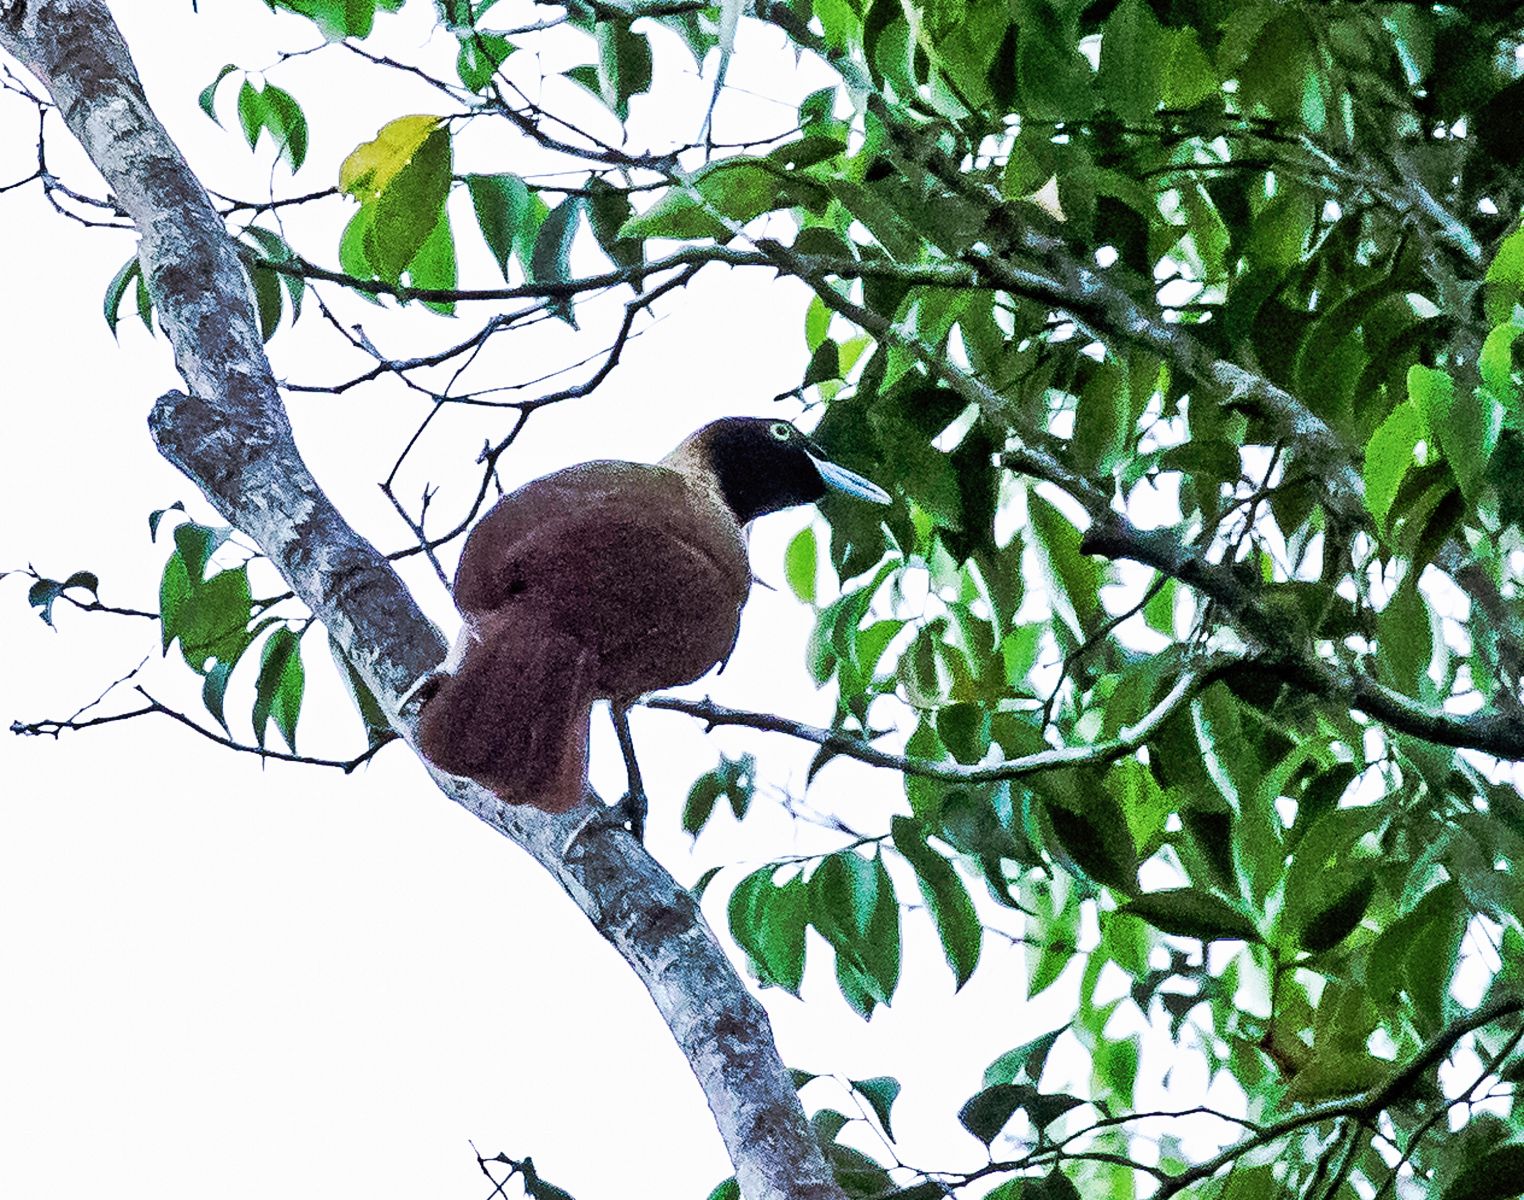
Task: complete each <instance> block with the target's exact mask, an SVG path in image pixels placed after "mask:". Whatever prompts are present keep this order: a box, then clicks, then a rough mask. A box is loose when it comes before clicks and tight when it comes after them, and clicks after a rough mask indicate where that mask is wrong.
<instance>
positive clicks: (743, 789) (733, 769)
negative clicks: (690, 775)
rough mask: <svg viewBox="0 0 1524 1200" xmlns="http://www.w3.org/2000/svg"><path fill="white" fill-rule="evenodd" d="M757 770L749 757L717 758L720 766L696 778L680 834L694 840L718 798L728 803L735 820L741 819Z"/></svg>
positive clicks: (754, 760)
mask: <svg viewBox="0 0 1524 1200" xmlns="http://www.w3.org/2000/svg"><path fill="white" fill-rule="evenodd" d="M756 767H757V761H756V759H755V758H754V757H753V756H752V755H750V754H743V755H741V756H740V757H739V758H731V757H729V756H728V755H724V754H722V755H720V763H719V766H717V767H715V769H714V770H712V771H710V772H708V773H707V774H704V775H700V776H699V777H698V778H697V779H695V780H694V781H693V786H692V788H690V789H689V791H688V801H687V803H686V804H685V805H684V806H683V831H684V832H685V833H687V834H689V835H691V836H693V837H697V836H698V833H699V830H701V829H702V828H703V827H704V825H705V824H706V823H707V822H708V820H709V818H710V816H711V815H712V814H713V812H714V806H715V804H716V803H717V802H718V801H719V800H721V799H725V800H728V801H729V803H730V811H731V812H732V813H734V814H735V818H736V820H738V821H739V820H740V819H741V818H742V817H744V816H745V815H746V810H747V808H748V807H749V806H750V804H751V798H752V792H753V791H754V790H755V788H756Z"/></svg>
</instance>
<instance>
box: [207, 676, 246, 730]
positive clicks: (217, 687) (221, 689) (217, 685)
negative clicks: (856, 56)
mask: <svg viewBox="0 0 1524 1200" xmlns="http://www.w3.org/2000/svg"><path fill="white" fill-rule="evenodd" d="M236 665H237V664H236V662H222V661H220V660H219V661H218V662H217V663H216V664H215V665H214V666H213V667H212V669H211V670H210V671H208V672H207V673H206V679H205V680H203V681H202V684H201V703H202V704H204V705H206V711H207V712H209V713H211V714H212V716H213V717H214V718H215V719H216V721H217V724H219V725H221V726H222V731H223V732H224V733H226V734H228V735H229V736H231V735H232V732H233V731H232V730H231V729H229V728H228V721H227V717H226V716H224V715H223V701H224V699H225V698H226V696H227V690H228V677H229V676H230V675H232V673H233V667H234V666H236Z"/></svg>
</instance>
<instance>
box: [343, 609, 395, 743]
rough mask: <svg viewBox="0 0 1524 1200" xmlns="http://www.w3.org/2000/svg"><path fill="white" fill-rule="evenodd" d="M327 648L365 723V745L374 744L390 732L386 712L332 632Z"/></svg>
mask: <svg viewBox="0 0 1524 1200" xmlns="http://www.w3.org/2000/svg"><path fill="white" fill-rule="evenodd" d="M328 649H329V651H330V652H331V653H332V654H333V661H334V665H335V666H337V667H338V668H339V675H340V676H341V677H342V678H343V680H344V685H345V687H347V688H348V690H349V698H350V699H351V700H352V701H354V706H355V710H356V711H357V712H358V713H359V714H360V720H361V721H362V722H363V723H364V725H365V742H366V745H368V746H374V745H376V744H378V743H379V742H380V741H381V740H382V739H383V738H385V737H388V736H390V734H391V725H390V723H389V722H388V721H387V719H386V712H385V711H384V710H383V709H382V707H381V702H380V701H379V700H377V699H376V694H375V693H374V692H373V691H371V690H370V685H369V684H367V683H366V682H365V679H364V677H363V676H361V674H360V672H359V671H358V670H356V669H355V665H354V663H352V662H350V660H349V655H347V654H345V653H344V648H343V647H342V646H340V645H339V642H338V639H337V638H335V637H334V636H333V635H332V634H330V635H329V637H328Z"/></svg>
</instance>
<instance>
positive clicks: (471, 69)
mask: <svg viewBox="0 0 1524 1200" xmlns="http://www.w3.org/2000/svg"><path fill="white" fill-rule="evenodd" d="M517 49H518V47H517V46H515V45H514V44H513V43H512V42H510V41H509V40H508V39H507V38H505V37H504V36H503V35H502V34H500V33H479V32H477V31H475V30H471V31H470V32H465V33H462V34H461V38H460V52H459V53H458V54H457V55H456V56H455V73H456V74H457V75H458V76H460V82H461V84H462V85H464V86H465V87H466V88H468V89H470V90H471V91H473V92H484V91H487V90H488V89H489V88H490V87H491V84H492V79H493V76H495V75H496V74H497V69H498V68H499V67H501V66H502V65H503V63H504V62H505V61H507V58H508V56H509V55H510V54H512V53H513V52H514V51H515V50H517Z"/></svg>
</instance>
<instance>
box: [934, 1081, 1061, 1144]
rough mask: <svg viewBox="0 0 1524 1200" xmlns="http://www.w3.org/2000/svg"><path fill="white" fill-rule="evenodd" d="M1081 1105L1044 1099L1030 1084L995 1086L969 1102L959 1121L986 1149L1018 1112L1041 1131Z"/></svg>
mask: <svg viewBox="0 0 1524 1200" xmlns="http://www.w3.org/2000/svg"><path fill="white" fill-rule="evenodd" d="M1084 1103H1085V1101H1083V1100H1080V1099H1077V1098H1076V1097H1074V1096H1063V1095H1045V1094H1043V1093H1042V1092H1039V1091H1038V1090H1037V1089H1036V1088H1035V1087H1033V1086H1032V1085H1030V1084H1025V1083H997V1084H994V1085H993V1086H991V1087H987V1088H985V1089H984V1090H983V1091H981V1092H979V1093H978V1094H977V1095H975V1096H974V1097H973V1098H972V1099H970V1100H969V1101H968V1102H967V1103H966V1104H965V1105H964V1106H963V1108H962V1109H961V1110H960V1111H959V1113H958V1120H959V1121H960V1122H961V1123H962V1125H963V1127H964V1128H965V1129H967V1130H968V1131H969V1132H970V1133H971V1134H973V1135H974V1136H975V1137H976V1138H978V1139H979V1140H980V1141H981V1142H983V1143H984V1144H985V1145H986V1146H987V1145H989V1144H990V1143H991V1142H993V1141H994V1140H995V1139H996V1138H997V1137H999V1136H1000V1131H1001V1130H1002V1129H1004V1128H1005V1127H1006V1125H1007V1124H1008V1123H1009V1122H1010V1120H1011V1118H1012V1117H1013V1116H1015V1115H1016V1114H1017V1113H1018V1112H1025V1113H1026V1114H1027V1116H1028V1117H1029V1118H1030V1119H1031V1121H1032V1124H1033V1126H1035V1127H1036V1128H1037V1129H1038V1130H1039V1131H1041V1130H1044V1129H1046V1128H1047V1127H1048V1126H1049V1125H1051V1124H1052V1123H1053V1122H1054V1121H1056V1120H1058V1118H1059V1117H1061V1116H1063V1115H1064V1114H1065V1113H1066V1112H1068V1111H1069V1110H1070V1109H1074V1108H1078V1107H1079V1106H1080V1105H1082V1104H1084Z"/></svg>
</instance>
